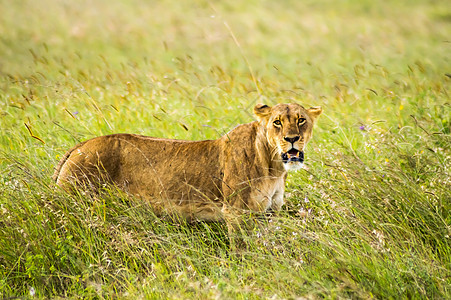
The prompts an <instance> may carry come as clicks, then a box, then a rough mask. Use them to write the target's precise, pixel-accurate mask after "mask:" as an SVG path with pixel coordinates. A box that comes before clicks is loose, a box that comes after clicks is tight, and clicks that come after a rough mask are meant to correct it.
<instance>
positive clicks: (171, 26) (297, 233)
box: [0, 0, 451, 299]
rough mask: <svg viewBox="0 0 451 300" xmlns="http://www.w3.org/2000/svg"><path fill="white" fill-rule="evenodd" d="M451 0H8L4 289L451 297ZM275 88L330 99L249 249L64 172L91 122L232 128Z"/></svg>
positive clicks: (285, 94) (3, 28)
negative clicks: (67, 180) (57, 170)
mask: <svg viewBox="0 0 451 300" xmlns="http://www.w3.org/2000/svg"><path fill="white" fill-rule="evenodd" d="M450 8H451V7H450V4H448V3H447V2H446V1H444V2H440V1H438V2H427V1H425V2H416V1H401V0H399V1H395V0H394V1H385V2H384V3H374V2H373V1H346V2H341V1H339V2H337V1H327V0H323V1H306V2H304V1H282V2H281V1H279V2H274V1H245V2H242V1H228V2H224V3H213V4H212V3H210V2H208V1H186V2H184V1H177V2H174V1H158V3H148V2H147V1H140V0H134V1H117V2H113V3H112V2H110V1H103V0H99V1H95V2H92V1H81V2H80V1H78V2H77V3H69V2H64V1H57V0H43V1H13V2H12V3H6V2H0V11H2V18H1V19H0V36H1V39H0V74H1V76H0V99H1V101H0V115H1V118H0V124H1V126H0V142H1V143H0V165H1V169H0V298H8V297H23V298H29V297H30V298H31V297H39V298H55V297H71V298H78V297H80V298H81V297H86V298H114V297H119V298H130V299H135V298H156V299H159V298H171V299H186V298H200V299H204V298H205V299H217V298H219V299H229V298H251V299H254V298H274V299H278V298H322V297H325V298H364V299H368V298H396V299H398V298H436V299H444V298H450V297H451V285H450V283H451V279H450V275H451V272H450V267H451V261H450V257H451V253H450V252H451V250H450V225H451V216H450V209H451V207H450V206H451V201H450V199H451V192H450V189H451V180H450V175H449V174H450V166H451V151H450V149H451V147H450V142H451V137H450V124H451V112H450V101H449V93H450V91H449V84H450V79H449V75H446V74H447V73H449V70H448V69H449V66H450V60H449V55H448V53H449V52H450V46H449V45H450V44H449V37H448V35H449V34H448V33H449V32H450V29H451V28H450V27H451V26H450V22H449V20H450V16H449V11H450ZM447 68H448V69H447ZM257 101H258V102H266V103H268V104H274V103H277V102H291V101H296V102H299V103H302V104H305V105H307V106H308V105H321V106H323V109H324V114H323V115H322V116H321V118H320V119H319V121H318V124H317V127H316V128H315V132H314V138H313V140H312V142H311V144H310V145H309V146H308V149H307V151H306V160H307V165H308V169H306V170H301V171H299V172H297V173H294V174H291V175H289V178H288V186H287V199H286V202H287V203H286V205H285V207H284V209H283V211H282V212H281V213H279V214H277V215H268V216H259V217H255V218H254V219H251V220H250V221H249V222H251V223H253V224H250V225H252V226H248V227H249V228H248V229H247V230H243V231H242V232H240V233H237V234H238V235H240V238H241V239H242V240H243V245H242V247H240V248H239V249H236V250H232V249H231V247H230V245H229V238H228V236H227V229H226V226H225V225H224V224H217V223H198V224H186V223H184V222H183V221H178V222H176V221H174V220H172V219H170V218H164V217H163V218H159V217H156V216H155V215H154V214H153V212H152V209H151V207H150V206H149V205H147V204H146V203H142V202H139V201H134V200H129V199H128V198H127V197H125V196H124V195H123V194H121V192H120V191H115V190H110V191H109V192H107V193H105V194H104V195H102V197H94V196H92V195H86V194H84V193H83V192H80V193H79V194H76V195H68V194H66V193H63V192H61V191H59V190H58V189H55V188H54V185H53V183H52V182H51V179H50V178H51V175H52V173H53V167H54V166H55V164H56V163H57V162H58V160H59V158H60V157H61V155H63V153H64V152H65V151H66V150H67V149H68V148H70V147H71V146H73V145H74V144H76V143H78V142H79V141H81V140H85V139H88V138H91V137H94V136H97V135H103V134H109V133H116V132H131V133H139V134H146V135H152V136H160V137H168V138H181V139H214V138H218V137H219V136H221V135H222V134H224V133H225V132H227V131H228V130H230V129H231V128H233V127H234V126H235V125H237V124H240V123H244V122H250V121H252V120H253V116H252V115H251V110H252V107H253V105H254V104H255V103H256V102H257Z"/></svg>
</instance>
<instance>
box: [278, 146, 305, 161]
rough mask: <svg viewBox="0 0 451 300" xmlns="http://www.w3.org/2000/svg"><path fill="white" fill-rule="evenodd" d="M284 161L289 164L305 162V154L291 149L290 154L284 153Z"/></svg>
mask: <svg viewBox="0 0 451 300" xmlns="http://www.w3.org/2000/svg"><path fill="white" fill-rule="evenodd" d="M282 161H283V162H284V163H289V162H301V163H302V162H304V152H301V151H299V150H297V149H294V148H291V149H290V150H288V152H285V153H282Z"/></svg>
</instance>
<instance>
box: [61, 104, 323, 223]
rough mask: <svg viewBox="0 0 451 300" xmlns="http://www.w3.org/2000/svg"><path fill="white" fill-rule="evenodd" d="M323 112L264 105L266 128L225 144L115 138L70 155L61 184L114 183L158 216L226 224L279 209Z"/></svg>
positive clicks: (242, 129)
mask: <svg viewBox="0 0 451 300" xmlns="http://www.w3.org/2000/svg"><path fill="white" fill-rule="evenodd" d="M321 111H322V110H321V108H319V107H316V108H310V109H304V108H303V107H302V106H300V105H298V104H278V105H276V106H274V107H272V108H271V107H269V106H267V105H263V104H257V105H256V106H255V108H254V112H255V114H256V116H257V117H258V119H259V120H258V121H255V122H252V123H248V124H243V125H239V126H237V127H236V128H234V129H233V130H231V131H230V132H229V133H227V134H226V135H224V136H223V137H221V138H219V139H217V140H206V141H183V140H171V139H160V138H153V137H146V136H140V135H135V134H113V135H107V136H101V137H96V138H93V139H91V140H88V141H85V142H83V143H81V144H79V145H77V146H75V147H74V148H72V149H71V150H69V151H68V152H67V153H66V154H65V155H64V157H63V158H62V159H61V162H60V163H59V165H58V166H57V168H56V171H55V174H54V175H53V179H54V180H55V181H56V183H57V184H58V185H59V186H61V187H63V188H65V189H70V188H71V187H74V186H75V187H76V188H85V189H90V190H92V189H94V190H97V189H99V188H100V187H102V186H104V185H105V184H113V185H115V186H117V187H119V188H120V189H122V190H124V191H125V192H127V193H128V194H130V195H133V196H135V197H137V198H141V199H143V200H146V201H149V202H150V203H151V204H152V206H153V207H154V208H155V210H156V212H157V213H160V212H162V211H166V212H170V211H171V210H174V211H175V213H177V214H178V215H180V216H183V217H185V218H188V219H199V220H222V219H224V215H225V214H227V213H228V212H230V211H231V210H233V211H243V210H244V211H247V210H251V211H258V212H262V211H266V210H267V209H272V210H279V209H280V208H281V206H282V205H283V202H284V200H283V194H284V189H285V187H284V186H285V179H286V173H287V171H289V170H294V169H298V168H299V167H301V166H302V162H303V150H304V147H305V145H306V144H307V142H308V141H309V139H310V138H311V135H312V128H313V123H314V121H315V119H316V118H317V117H318V116H319V115H320V114H321Z"/></svg>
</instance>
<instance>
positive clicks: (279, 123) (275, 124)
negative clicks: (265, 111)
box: [273, 120, 282, 126]
mask: <svg viewBox="0 0 451 300" xmlns="http://www.w3.org/2000/svg"><path fill="white" fill-rule="evenodd" d="M273 124H274V126H281V125H282V122H280V121H279V120H275V121H274V122H273Z"/></svg>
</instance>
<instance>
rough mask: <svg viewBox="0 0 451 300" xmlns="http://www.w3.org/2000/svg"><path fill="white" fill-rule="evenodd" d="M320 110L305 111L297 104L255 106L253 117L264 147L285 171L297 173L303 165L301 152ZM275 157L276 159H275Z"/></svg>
mask: <svg viewBox="0 0 451 300" xmlns="http://www.w3.org/2000/svg"><path fill="white" fill-rule="evenodd" d="M321 112H322V109H321V107H312V108H309V109H305V108H304V107H302V106H301V105H299V104H295V103H291V104H277V105H276V106H273V107H270V106H268V105H265V104H257V105H256V106H255V107H254V113H255V115H256V116H257V117H258V119H259V122H260V124H261V126H263V128H264V129H265V130H266V138H267V139H268V143H269V145H270V146H271V148H272V151H275V155H276V160H277V159H280V160H281V161H282V163H283V166H284V168H285V170H287V171H290V170H297V169H300V168H301V167H302V165H303V162H304V148H305V146H306V145H307V143H308V141H309V140H310V138H311V137H312V130H313V123H314V122H315V120H316V118H317V117H318V116H319V115H320V114H321ZM277 156H278V157H277Z"/></svg>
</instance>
